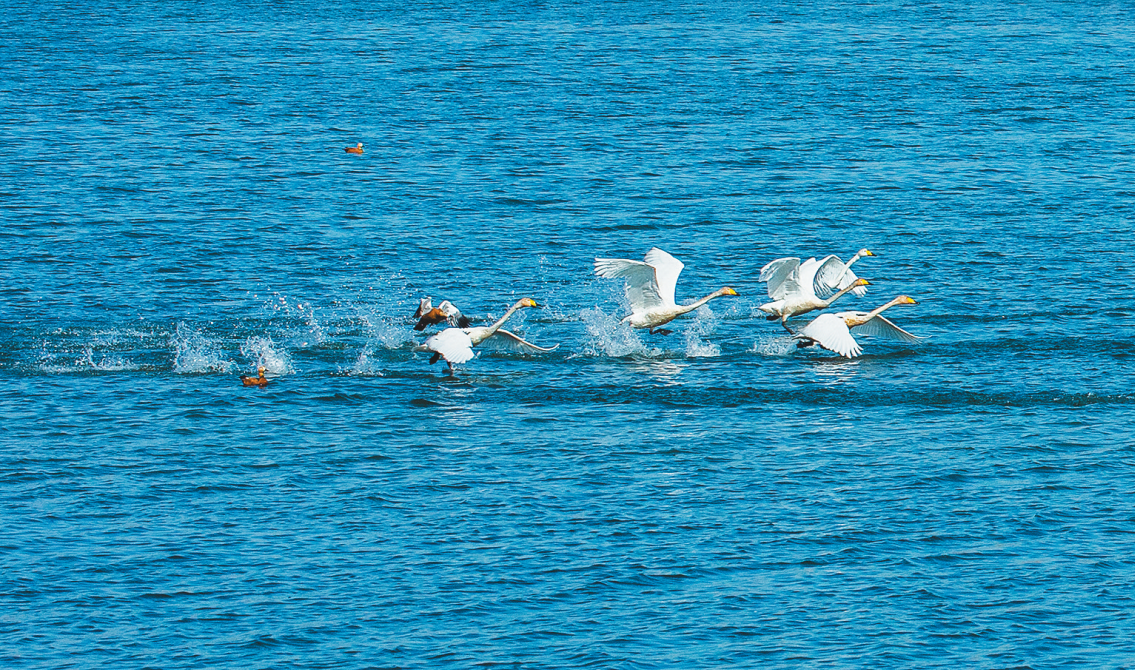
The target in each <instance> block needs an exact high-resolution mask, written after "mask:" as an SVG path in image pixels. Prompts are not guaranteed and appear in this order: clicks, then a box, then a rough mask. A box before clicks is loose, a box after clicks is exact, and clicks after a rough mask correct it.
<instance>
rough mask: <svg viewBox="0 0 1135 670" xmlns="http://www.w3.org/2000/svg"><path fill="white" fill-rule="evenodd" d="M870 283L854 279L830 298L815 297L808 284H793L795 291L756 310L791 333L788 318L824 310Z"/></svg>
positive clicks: (789, 283)
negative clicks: (778, 322)
mask: <svg viewBox="0 0 1135 670" xmlns="http://www.w3.org/2000/svg"><path fill="white" fill-rule="evenodd" d="M807 279H810V278H806V280H807ZM870 283H871V282H869V281H867V280H866V279H856V280H855V281H854V282H852V283H851V284H849V285H848V286H845V287H843V288H841V289H840V290H839V291H837V292H836V294H835V295H833V296H831V297H830V298H821V297H819V296H817V295H816V292H815V291H814V290H813V289H812V288H811V285H810V283H809V284H805V285H803V286H800V285H799V284H795V286H794V288H795V289H796V290H795V291H793V292H789V293H785V294H784V297H782V298H780V299H779V300H774V301H773V302H768V303H765V304H763V305H761V306H760V307H758V308H757V309H759V310H761V311H762V312H765V313H767V314H768V315H769V317H768V318H769V320H770V321H771V320H776V319H779V320H780V325H782V326H784V329H785V330H787V331H788V332H790V333H791V332H792V329H790V328H789V327H788V324H786V323H785V321H787V320H788V317H790V316H799V315H800V314H807V313H808V312H811V311H813V310H817V309H824V308H826V307H827V306H828V305H831V304H832V303H833V302H835V301H836V300H838V299H840V298H841V297H843V295H844V294H845V293H848V292H849V291H853V290H855V289H856V288H858V287H860V286H869V285H870ZM785 284H786V285H792V284H793V280H790V281H788V282H786V283H785Z"/></svg>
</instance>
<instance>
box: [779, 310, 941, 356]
mask: <svg viewBox="0 0 1135 670" xmlns="http://www.w3.org/2000/svg"><path fill="white" fill-rule="evenodd" d="M917 304H918V302H917V301H916V300H915V299H914V298H911V297H910V296H907V295H900V296H899V297H897V298H895V299H894V300H892V301H890V302H888V303H887V304H885V305H883V306H881V307H878V308H876V309H874V310H872V311H870V312H837V313H835V314H821V315H819V316H817V317H816V318H815V319H813V320H812V322H811V323H809V324H808V325H806V326H804V327H803V328H801V329H800V334H798V335H797V336H796V339H797V340H799V342H797V343H796V346H798V347H807V346H811V345H812V344H818V345H820V346H821V347H823V348H825V349H827V350H828V351H832V352H835V353H837V354H839V355H840V356H847V357H848V358H855V357H856V356H858V355H859V354H860V353H862V351H863V349H862V347H860V346H859V343H858V342H856V341H855V338H854V337H853V336H852V334H851V331H852V329H855V332H856V333H861V334H863V335H874V336H875V337H885V338H887V339H890V340H901V341H903V342H917V341H919V340H921V339H922V338H921V337H918V336H917V335H912V334H910V333H908V332H906V331H905V330H903V329H902V328H899V327H898V326H896V325H895V324H893V323H891V322H890V321H889V320H888V319H886V318H884V317H882V316H879V315H880V314H882V313H883V312H884V311H885V310H887V309H890V308H891V307H894V306H895V305H917Z"/></svg>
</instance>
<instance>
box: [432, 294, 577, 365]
mask: <svg viewBox="0 0 1135 670" xmlns="http://www.w3.org/2000/svg"><path fill="white" fill-rule="evenodd" d="M536 306H537V305H536V301H535V300H533V299H532V298H523V299H521V300H518V301H517V302H516V303H515V304H514V305H513V306H512V307H509V308H508V311H507V312H505V313H504V316H502V317H501V318H499V319H497V321H496V323H494V324H493V325H491V326H478V327H476V328H446V329H445V330H443V331H441V332H440V333H438V334H436V335H434V336H432V337H430V338H429V339H427V340H426V341H425V343H424V344H421V345H419V346H417V347H414V351H432V352H433V356H432V357H430V364H433V363H436V362H438V360H439V359H445V362H446V366H447V367H448V368H449V370H450V372H452V371H453V365H454V364H457V365H461V364H462V363H467V362H468V361H469V360H470V359H472V358H473V347H475V346H477V345H478V344H481V343H482V342H485V341H486V340H492V342H493V343H494V344H497V345H499V346H503V347H506V348H509V349H512V350H514V351H520V352H522V353H534V352H547V351H553V350H555V349H556V347H559V346H560V345H558V344H557V345H555V346H554V347H549V348H545V347H538V346H536V345H535V344H532V343H531V342H528V341H527V340H525V339H524V338H522V337H520V336H519V335H517V334H515V333H512V332H509V331H507V330H504V329H503V328H501V326H503V325H504V322H505V321H507V320H508V318H509V317H510V316H512V314H513V312H515V311H516V310H518V309H520V308H522V307H536Z"/></svg>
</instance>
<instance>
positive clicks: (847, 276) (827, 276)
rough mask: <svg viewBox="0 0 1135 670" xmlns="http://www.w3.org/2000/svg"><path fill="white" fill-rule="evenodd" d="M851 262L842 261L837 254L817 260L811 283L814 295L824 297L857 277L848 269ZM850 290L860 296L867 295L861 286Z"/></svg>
mask: <svg viewBox="0 0 1135 670" xmlns="http://www.w3.org/2000/svg"><path fill="white" fill-rule="evenodd" d="M850 266H851V263H844V262H843V261H842V260H840V258H839V256H834V255H833V256H826V257H825V258H824V259H823V260H821V261H819V265H818V267H817V269H816V276H815V280H814V281H813V285H814V287H815V289H816V295H818V296H820V297H821V298H826V297H828V296H829V295H831V294H833V293H835V292H836V291H838V290H840V289H843V288H847V287H848V286H851V285H852V284H853V283H855V280H857V279H859V277H858V276H856V274H855V273H854V272H852V271H851V270H850ZM851 292H852V293H854V294H855V295H857V296H859V297H860V298H862V297H863V296H865V295H867V289H866V288H865V287H863V286H856V287H855V288H853V289H851Z"/></svg>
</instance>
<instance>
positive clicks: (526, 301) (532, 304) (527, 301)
mask: <svg viewBox="0 0 1135 670" xmlns="http://www.w3.org/2000/svg"><path fill="white" fill-rule="evenodd" d="M520 304H522V305H524V306H525V307H539V305H537V304H536V301H535V300H533V299H532V298H525V299H524V300H521V301H520Z"/></svg>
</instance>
